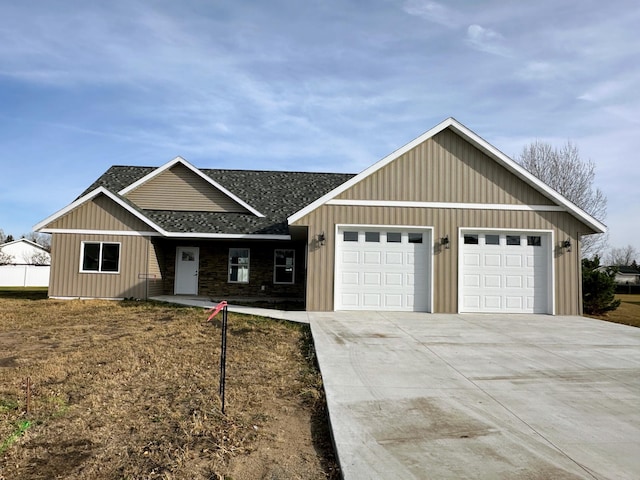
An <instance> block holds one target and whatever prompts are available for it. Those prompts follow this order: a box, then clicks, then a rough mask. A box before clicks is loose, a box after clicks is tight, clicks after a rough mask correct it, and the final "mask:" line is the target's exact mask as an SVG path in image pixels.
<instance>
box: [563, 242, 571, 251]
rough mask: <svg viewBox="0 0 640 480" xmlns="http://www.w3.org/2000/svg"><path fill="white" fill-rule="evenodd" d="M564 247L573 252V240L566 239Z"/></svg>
mask: <svg viewBox="0 0 640 480" xmlns="http://www.w3.org/2000/svg"><path fill="white" fill-rule="evenodd" d="M562 248H564V249H565V250H566V251H567V252H571V240H569V239H566V240H565V241H564V242H562Z"/></svg>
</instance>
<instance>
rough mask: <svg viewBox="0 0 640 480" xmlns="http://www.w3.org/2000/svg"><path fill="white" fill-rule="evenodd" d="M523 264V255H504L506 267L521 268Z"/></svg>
mask: <svg viewBox="0 0 640 480" xmlns="http://www.w3.org/2000/svg"><path fill="white" fill-rule="evenodd" d="M522 264H523V261H522V255H513V254H507V255H505V256H504V266H505V267H506V268H521V267H522Z"/></svg>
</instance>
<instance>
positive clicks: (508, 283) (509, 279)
mask: <svg viewBox="0 0 640 480" xmlns="http://www.w3.org/2000/svg"><path fill="white" fill-rule="evenodd" d="M504 280H505V282H504V283H505V287H507V288H522V283H523V282H522V277H521V276H519V275H505V277H504Z"/></svg>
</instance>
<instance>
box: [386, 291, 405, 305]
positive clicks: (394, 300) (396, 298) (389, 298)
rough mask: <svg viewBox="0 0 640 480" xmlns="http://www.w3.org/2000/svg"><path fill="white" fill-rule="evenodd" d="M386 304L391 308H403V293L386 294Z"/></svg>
mask: <svg viewBox="0 0 640 480" xmlns="http://www.w3.org/2000/svg"><path fill="white" fill-rule="evenodd" d="M384 304H385V305H386V306H387V307H389V308H401V307H402V295H399V294H398V295H389V294H387V295H385V296H384Z"/></svg>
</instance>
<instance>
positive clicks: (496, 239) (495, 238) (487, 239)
mask: <svg viewBox="0 0 640 480" xmlns="http://www.w3.org/2000/svg"><path fill="white" fill-rule="evenodd" d="M484 243H485V245H500V235H485V236H484Z"/></svg>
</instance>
